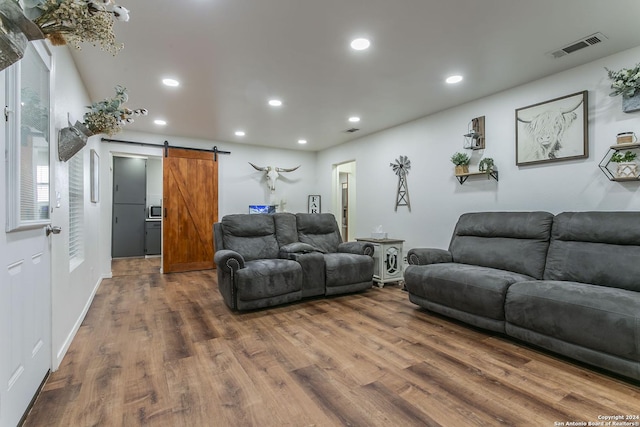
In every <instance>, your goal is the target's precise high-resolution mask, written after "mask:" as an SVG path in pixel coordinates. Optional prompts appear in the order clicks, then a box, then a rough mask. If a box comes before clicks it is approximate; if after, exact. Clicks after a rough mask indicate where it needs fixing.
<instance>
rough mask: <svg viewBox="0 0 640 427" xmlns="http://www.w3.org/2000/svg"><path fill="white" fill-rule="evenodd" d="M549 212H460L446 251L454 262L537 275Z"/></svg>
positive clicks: (550, 220)
mask: <svg viewBox="0 0 640 427" xmlns="http://www.w3.org/2000/svg"><path fill="white" fill-rule="evenodd" d="M552 223H553V215H552V214H550V213H548V212H475V213H467V214H463V215H462V216H460V219H459V220H458V223H457V224H456V228H455V230H454V232H453V237H452V239H451V244H450V245H449V251H450V252H451V255H452V257H453V261H454V262H457V263H463V264H470V265H478V266H483V267H491V268H497V269H500V270H507V271H513V272H516V273H520V274H524V275H527V276H531V277H534V278H536V279H541V278H542V275H543V273H544V265H545V257H546V255H547V249H548V248H549V238H550V234H551V225H552Z"/></svg>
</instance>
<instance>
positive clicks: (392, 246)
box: [356, 237, 404, 288]
mask: <svg viewBox="0 0 640 427" xmlns="http://www.w3.org/2000/svg"><path fill="white" fill-rule="evenodd" d="M356 240H357V241H359V242H369V243H371V244H373V248H374V252H373V260H374V262H375V264H374V267H373V281H374V282H377V283H378V287H379V288H382V287H383V286H384V284H385V283H390V282H402V280H403V277H402V243H403V242H404V240H398V239H373V238H365V237H360V238H356Z"/></svg>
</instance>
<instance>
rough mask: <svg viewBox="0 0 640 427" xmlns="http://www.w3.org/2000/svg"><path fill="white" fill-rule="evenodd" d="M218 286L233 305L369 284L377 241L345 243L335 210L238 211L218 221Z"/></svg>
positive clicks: (271, 301)
mask: <svg viewBox="0 0 640 427" xmlns="http://www.w3.org/2000/svg"><path fill="white" fill-rule="evenodd" d="M213 234H214V236H213V237H214V245H215V254H214V262H215V263H216V265H217V275H218V288H219V290H220V293H221V294H222V297H223V300H224V302H225V304H226V305H227V306H228V307H229V308H231V309H233V310H252V309H258V308H264V307H270V306H274V305H279V304H285V303H290V302H293V301H298V300H300V299H302V298H307V297H314V296H321V295H336V294H344V293H350V292H357V291H362V290H365V289H368V288H370V287H371V286H372V284H373V268H374V261H373V250H374V248H373V245H371V244H369V243H366V242H342V238H341V237H340V232H339V229H338V225H337V223H336V220H335V217H334V216H333V215H332V214H328V213H322V214H296V215H294V214H291V213H276V214H266V215H265V214H258V215H255V214H254V215H249V214H234V215H226V216H225V217H223V218H222V220H221V221H220V222H218V223H215V224H214V225H213Z"/></svg>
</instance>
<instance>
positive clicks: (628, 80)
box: [605, 64, 640, 98]
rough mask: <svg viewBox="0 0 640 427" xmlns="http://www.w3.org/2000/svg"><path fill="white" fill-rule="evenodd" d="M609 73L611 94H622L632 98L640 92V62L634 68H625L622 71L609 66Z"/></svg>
mask: <svg viewBox="0 0 640 427" xmlns="http://www.w3.org/2000/svg"><path fill="white" fill-rule="evenodd" d="M605 70H607V74H608V75H609V79H610V80H611V82H612V83H611V89H613V92H611V93H610V94H609V95H610V96H617V95H622V96H625V97H627V98H630V97H632V96H634V95H636V94H637V93H640V64H636V66H635V67H633V68H629V69H627V68H623V69H622V70H620V71H613V70H610V69H608V68H605Z"/></svg>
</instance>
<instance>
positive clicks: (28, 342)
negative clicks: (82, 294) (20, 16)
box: [0, 43, 55, 427]
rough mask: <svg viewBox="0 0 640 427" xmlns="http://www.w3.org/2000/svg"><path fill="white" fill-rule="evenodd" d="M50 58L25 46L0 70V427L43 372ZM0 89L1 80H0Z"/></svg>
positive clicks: (47, 328) (38, 46)
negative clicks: (0, 73) (0, 108)
mask: <svg viewBox="0 0 640 427" xmlns="http://www.w3.org/2000/svg"><path fill="white" fill-rule="evenodd" d="M50 68H51V55H50V52H48V50H47V49H46V45H45V44H44V43H30V44H29V45H28V48H27V51H26V52H25V57H24V58H23V59H22V60H21V61H20V62H18V63H17V64H16V65H13V66H12V67H11V68H10V69H9V70H6V71H5V79H4V84H2V85H1V86H2V89H3V92H4V93H3V95H4V96H3V97H4V99H5V104H4V105H7V106H8V108H7V110H6V111H7V112H6V113H5V120H3V121H2V125H1V128H0V131H1V135H2V136H3V138H4V144H5V146H4V147H3V148H4V150H3V151H4V152H6V153H7V154H6V161H5V162H3V163H4V165H5V167H6V169H5V170H3V171H2V172H3V173H2V178H0V179H1V180H2V181H0V182H2V185H1V186H0V187H1V190H2V194H0V196H2V200H6V204H4V206H3V207H2V208H0V211H2V212H1V213H0V218H1V219H2V220H3V222H4V223H5V224H6V226H5V230H4V233H2V237H1V238H0V255H1V256H2V258H1V260H2V263H1V265H0V343H1V344H0V426H2V427H5V426H15V425H17V423H18V422H19V421H20V418H21V417H22V415H23V414H24V412H25V410H26V409H27V407H28V405H29V403H30V402H31V400H32V398H33V397H34V395H35V393H36V391H37V390H38V387H39V385H40V384H41V382H42V380H43V379H44V378H45V376H46V375H47V372H48V370H49V368H50V366H51V239H52V238H55V237H53V235H51V236H48V235H47V233H46V230H47V228H50V227H51V221H50V215H51V200H52V197H51V194H50V193H51V192H50V191H49V189H50V182H51V168H50V165H51V156H52V154H53V152H55V150H51V149H50V147H51V141H52V138H51V135H52V126H51V124H52V121H51V85H50V80H49V79H50ZM0 83H3V80H2V79H0Z"/></svg>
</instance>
